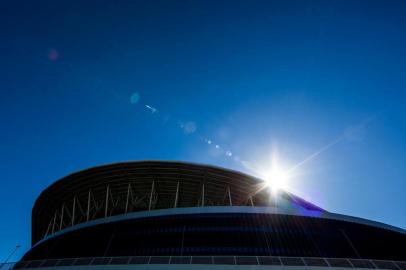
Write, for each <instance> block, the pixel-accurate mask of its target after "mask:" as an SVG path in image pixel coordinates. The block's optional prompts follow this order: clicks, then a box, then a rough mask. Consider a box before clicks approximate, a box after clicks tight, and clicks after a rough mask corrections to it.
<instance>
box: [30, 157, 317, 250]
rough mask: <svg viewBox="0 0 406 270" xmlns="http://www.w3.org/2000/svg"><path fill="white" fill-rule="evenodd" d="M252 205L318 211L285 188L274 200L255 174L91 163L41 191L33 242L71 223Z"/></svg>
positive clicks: (188, 165) (179, 164) (187, 166)
mask: <svg viewBox="0 0 406 270" xmlns="http://www.w3.org/2000/svg"><path fill="white" fill-rule="evenodd" d="M220 205H253V206H270V205H271V206H275V207H288V208H299V209H300V208H303V209H307V210H319V211H323V210H322V209H320V208H318V207H317V206H315V205H313V204H311V203H309V202H306V201H304V200H303V199H301V198H298V197H297V196H294V195H292V194H290V193H288V192H281V193H280V194H279V196H278V200H274V199H273V198H272V196H270V194H269V192H268V190H267V188H266V187H265V186H264V182H263V181H261V180H260V179H258V178H255V177H252V176H249V175H246V174H243V173H240V172H236V171H231V170H228V169H223V168H218V167H214V166H208V165H200V164H192V163H185V162H168V161H133V162H121V163H115V164H109V165H103V166H98V167H93V168H90V169H86V170H83V171H79V172H76V173H73V174H71V175H68V176H66V177H64V178H62V179H60V180H58V181H56V182H55V183H53V184H52V185H51V186H49V187H48V188H47V189H45V190H44V191H43V192H42V193H41V195H40V196H39V197H38V199H37V201H36V202H35V205H34V208H33V213H32V243H33V244H34V243H36V242H37V241H39V240H41V239H42V238H44V237H45V236H47V235H50V234H52V233H54V232H57V231H59V230H62V229H64V228H66V227H70V226H73V225H75V224H79V223H83V222H86V221H89V220H94V219H99V218H105V217H108V216H112V215H118V214H125V213H129V212H136V211H145V210H153V209H165V208H173V207H196V206H200V207H201V206H220Z"/></svg>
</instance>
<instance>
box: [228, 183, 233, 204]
mask: <svg viewBox="0 0 406 270" xmlns="http://www.w3.org/2000/svg"><path fill="white" fill-rule="evenodd" d="M227 192H228V200H229V202H230V206H233V202H232V201H231V190H230V186H227Z"/></svg>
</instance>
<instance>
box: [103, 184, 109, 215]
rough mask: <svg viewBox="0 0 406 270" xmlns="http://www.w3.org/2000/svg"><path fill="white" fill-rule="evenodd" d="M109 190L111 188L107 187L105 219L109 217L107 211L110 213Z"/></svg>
mask: <svg viewBox="0 0 406 270" xmlns="http://www.w3.org/2000/svg"><path fill="white" fill-rule="evenodd" d="M109 190H110V186H109V185H107V190H106V207H105V209H104V217H107V211H108V206H109Z"/></svg>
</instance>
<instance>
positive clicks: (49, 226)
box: [44, 219, 52, 238]
mask: <svg viewBox="0 0 406 270" xmlns="http://www.w3.org/2000/svg"><path fill="white" fill-rule="evenodd" d="M51 224H52V219H51V220H50V221H49V224H48V227H47V231H46V232H45V235H44V238H45V237H47V236H48V232H49V229H50V228H51Z"/></svg>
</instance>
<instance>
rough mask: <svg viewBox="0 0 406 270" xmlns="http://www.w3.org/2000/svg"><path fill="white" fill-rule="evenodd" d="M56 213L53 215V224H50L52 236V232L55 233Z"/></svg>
mask: <svg viewBox="0 0 406 270" xmlns="http://www.w3.org/2000/svg"><path fill="white" fill-rule="evenodd" d="M56 213H57V212H56V211H55V215H54V222H53V224H52V234H53V233H54V231H55V223H56Z"/></svg>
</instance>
